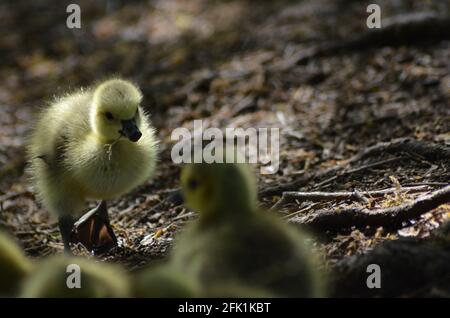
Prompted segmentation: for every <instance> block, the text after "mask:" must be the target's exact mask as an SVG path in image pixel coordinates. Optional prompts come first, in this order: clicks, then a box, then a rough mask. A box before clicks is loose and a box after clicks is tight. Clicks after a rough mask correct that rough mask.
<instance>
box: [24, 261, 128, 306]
mask: <svg viewBox="0 0 450 318" xmlns="http://www.w3.org/2000/svg"><path fill="white" fill-rule="evenodd" d="M71 264H75V265H78V266H79V268H80V287H81V288H69V286H68V284H67V282H68V281H69V283H74V282H75V281H74V280H72V279H73V277H72V276H71V275H72V273H73V272H72V271H73V269H72V268H70V267H69V271H68V266H69V265H71ZM71 287H73V286H71ZM19 296H20V297H25V298H111V297H114V298H116V297H128V296H130V285H129V281H128V276H127V275H126V273H125V272H124V271H123V270H122V269H121V268H119V267H117V266H115V265H112V264H105V263H96V262H94V261H92V260H89V259H85V258H80V257H67V256H54V257H50V258H48V259H46V260H43V261H42V262H40V263H39V264H38V265H37V268H36V270H35V271H33V273H32V275H29V276H28V278H27V279H26V280H25V281H24V284H23V288H22V291H21V292H20V294H19Z"/></svg>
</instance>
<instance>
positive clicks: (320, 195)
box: [270, 185, 430, 210]
mask: <svg viewBox="0 0 450 318" xmlns="http://www.w3.org/2000/svg"><path fill="white" fill-rule="evenodd" d="M429 189H430V188H429V187H428V186H426V185H422V186H416V187H402V188H401V190H402V191H406V192H420V191H424V190H429ZM396 191H397V189H396V188H389V189H383V190H375V191H353V192H350V191H342V192H319V191H315V192H295V191H289V192H283V195H282V197H281V199H280V200H279V201H278V202H277V203H275V204H274V205H273V206H272V207H271V208H270V209H271V210H275V209H276V208H278V207H280V206H281V205H282V204H286V203H288V202H291V201H292V200H294V199H299V200H301V201H324V200H352V199H357V200H360V201H365V200H364V199H366V198H365V197H364V196H363V195H367V196H371V197H382V196H384V195H386V194H391V193H395V192H396ZM361 198H364V199H361ZM366 200H367V199H366Z"/></svg>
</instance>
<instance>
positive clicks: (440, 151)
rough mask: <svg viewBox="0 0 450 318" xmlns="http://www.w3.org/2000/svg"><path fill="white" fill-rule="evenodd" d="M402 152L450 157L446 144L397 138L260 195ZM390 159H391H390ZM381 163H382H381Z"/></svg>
mask: <svg viewBox="0 0 450 318" xmlns="http://www.w3.org/2000/svg"><path fill="white" fill-rule="evenodd" d="M400 152H406V153H411V154H418V155H420V156H422V157H424V158H426V159H427V160H429V161H431V162H433V161H437V160H445V159H448V158H450V147H449V146H446V145H441V144H436V143H431V142H426V141H423V140H416V139H413V138H409V137H408V138H397V139H394V140H392V141H389V142H380V143H377V144H375V145H373V146H370V147H367V148H365V149H363V150H361V151H360V152H358V153H357V154H356V155H354V156H353V157H351V158H350V159H349V160H347V161H346V162H344V163H343V164H341V165H338V166H335V167H331V168H328V169H325V170H321V171H318V172H307V173H305V174H303V175H302V176H301V177H299V178H297V179H295V180H293V181H291V182H288V183H284V184H278V185H275V186H269V187H267V188H265V189H263V190H262V191H261V192H260V193H259V196H260V197H266V196H273V195H279V194H281V193H282V192H284V191H295V190H298V189H299V188H301V187H303V186H305V185H307V184H308V183H309V182H311V181H312V180H315V179H321V178H324V177H326V176H329V175H330V174H333V173H338V172H339V171H341V170H342V169H344V168H345V167H346V166H348V165H352V164H354V163H356V162H358V161H360V160H362V159H365V158H367V157H371V156H378V155H380V154H383V153H389V154H394V155H397V154H398V153H400ZM388 160H389V159H388ZM380 164H381V163H380ZM377 165H378V163H375V166H377ZM373 167H374V166H370V165H369V166H362V167H360V168H361V169H362V170H364V169H367V168H373ZM355 169H356V170H349V171H348V172H347V173H354V172H358V171H361V170H358V169H359V168H355ZM335 177H336V176H333V177H331V178H329V179H328V180H325V181H322V183H323V184H325V182H327V183H328V182H331V181H333V180H335ZM322 183H319V185H321V184H322Z"/></svg>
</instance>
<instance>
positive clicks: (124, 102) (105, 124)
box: [91, 79, 142, 142]
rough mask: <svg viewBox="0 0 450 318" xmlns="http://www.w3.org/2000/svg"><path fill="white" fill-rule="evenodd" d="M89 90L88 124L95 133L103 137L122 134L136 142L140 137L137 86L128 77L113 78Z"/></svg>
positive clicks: (109, 138)
mask: <svg viewBox="0 0 450 318" xmlns="http://www.w3.org/2000/svg"><path fill="white" fill-rule="evenodd" d="M93 94H94V95H93V107H92V113H91V127H92V129H93V131H94V132H95V133H96V134H97V135H98V136H100V137H101V138H102V139H105V140H107V141H112V140H116V139H118V138H120V137H126V138H128V139H129V140H130V141H132V142H136V141H138V140H139V139H140V138H141V136H142V133H141V131H140V129H139V127H140V124H141V120H140V114H139V105H140V103H141V100H142V93H141V91H140V90H139V88H137V87H136V86H135V85H133V84H132V83H130V82H128V81H124V80H121V79H113V80H109V81H106V82H103V83H102V84H100V85H99V86H97V88H96V89H95V90H94V93H93Z"/></svg>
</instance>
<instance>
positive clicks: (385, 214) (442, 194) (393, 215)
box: [291, 185, 450, 231]
mask: <svg viewBox="0 0 450 318" xmlns="http://www.w3.org/2000/svg"><path fill="white" fill-rule="evenodd" d="M448 202H450V185H448V186H446V187H444V188H441V189H439V190H437V191H434V192H432V193H430V194H427V195H423V196H421V197H419V198H418V199H416V200H414V201H413V202H408V203H404V204H402V205H399V206H394V207H388V208H380V209H367V208H349V209H338V210H319V211H317V212H315V213H313V214H309V215H306V216H303V217H298V218H295V219H291V222H294V223H299V224H302V225H304V226H306V227H309V228H312V229H314V230H319V231H326V230H336V229H342V228H350V227H352V226H356V227H360V228H361V227H365V226H368V225H369V226H383V227H386V228H399V227H401V226H402V224H403V222H405V221H408V220H411V219H415V218H418V217H420V216H421V215H422V214H424V213H427V212H428V211H430V210H433V209H435V208H437V207H439V206H440V205H441V204H446V203H448Z"/></svg>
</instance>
